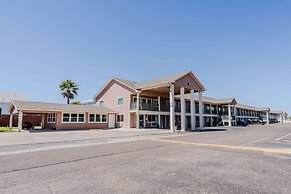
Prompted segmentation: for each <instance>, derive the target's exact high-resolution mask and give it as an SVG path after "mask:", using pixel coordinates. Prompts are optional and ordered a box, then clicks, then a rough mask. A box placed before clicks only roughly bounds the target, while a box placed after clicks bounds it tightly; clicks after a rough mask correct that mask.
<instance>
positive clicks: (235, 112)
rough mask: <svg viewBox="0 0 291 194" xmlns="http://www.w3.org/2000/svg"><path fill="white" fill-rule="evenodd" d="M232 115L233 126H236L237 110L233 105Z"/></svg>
mask: <svg viewBox="0 0 291 194" xmlns="http://www.w3.org/2000/svg"><path fill="white" fill-rule="evenodd" d="M233 113H234V124H235V125H237V121H236V115H237V108H236V106H235V105H233Z"/></svg>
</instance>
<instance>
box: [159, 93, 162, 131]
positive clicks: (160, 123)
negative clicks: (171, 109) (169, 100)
mask: <svg viewBox="0 0 291 194" xmlns="http://www.w3.org/2000/svg"><path fill="white" fill-rule="evenodd" d="M158 108H159V109H158V110H159V116H158V117H159V128H160V129H161V128H162V121H161V113H160V112H161V97H160V96H158Z"/></svg>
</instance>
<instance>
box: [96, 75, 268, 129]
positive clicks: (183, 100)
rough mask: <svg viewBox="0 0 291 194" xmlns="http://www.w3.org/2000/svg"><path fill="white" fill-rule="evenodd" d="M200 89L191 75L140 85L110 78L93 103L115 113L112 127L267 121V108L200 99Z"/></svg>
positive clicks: (228, 100) (187, 126)
mask: <svg viewBox="0 0 291 194" xmlns="http://www.w3.org/2000/svg"><path fill="white" fill-rule="evenodd" d="M204 91H205V88H204V86H203V85H202V83H201V82H200V81H199V80H198V78H197V77H196V76H195V75H194V74H193V73H192V72H191V71H189V72H184V73H179V74H175V75H170V76H166V77H161V78H157V79H152V80H148V81H144V82H134V81H129V80H124V79H120V78H112V79H110V80H109V81H108V82H107V83H106V84H105V85H104V86H103V87H102V88H101V90H100V91H99V92H98V93H97V94H96V95H95V96H94V98H93V100H94V101H95V102H96V106H98V107H108V108H110V109H112V110H114V111H115V112H117V113H118V114H117V115H116V116H117V119H116V127H127V128H128V127H130V128H160V129H170V130H171V131H176V130H181V131H185V130H202V129H203V127H215V126H220V125H223V126H235V125H236V124H237V121H240V120H244V121H249V122H250V121H254V120H258V119H262V120H265V122H266V123H267V124H269V123H270V121H271V118H272V117H271V116H272V114H271V113H270V108H256V107H251V106H247V105H242V104H238V103H237V101H236V99H235V98H225V99H215V98H209V97H205V96H203V95H202V94H203V92H204Z"/></svg>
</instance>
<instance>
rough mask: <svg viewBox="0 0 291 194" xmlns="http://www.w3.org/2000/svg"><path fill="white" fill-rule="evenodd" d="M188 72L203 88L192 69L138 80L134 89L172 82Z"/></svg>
mask: <svg viewBox="0 0 291 194" xmlns="http://www.w3.org/2000/svg"><path fill="white" fill-rule="evenodd" d="M188 74H190V75H191V76H192V77H193V78H194V79H195V81H196V82H197V83H198V85H199V86H200V87H201V88H202V90H205V88H204V86H203V85H202V83H201V82H200V81H199V80H198V79H197V77H196V76H195V75H194V74H193V73H192V71H187V72H182V73H176V74H173V75H169V76H165V77H160V78H156V79H151V80H147V81H143V82H139V83H136V85H135V87H136V89H143V88H147V87H151V86H158V85H162V84H167V83H174V82H175V81H177V80H178V79H180V78H182V77H184V76H186V75H188Z"/></svg>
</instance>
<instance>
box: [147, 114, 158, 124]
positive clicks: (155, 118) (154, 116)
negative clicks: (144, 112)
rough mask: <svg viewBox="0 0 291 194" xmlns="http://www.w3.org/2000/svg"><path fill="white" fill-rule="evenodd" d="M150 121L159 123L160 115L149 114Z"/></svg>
mask: <svg viewBox="0 0 291 194" xmlns="http://www.w3.org/2000/svg"><path fill="white" fill-rule="evenodd" d="M148 122H149V123H157V122H158V115H148Z"/></svg>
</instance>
